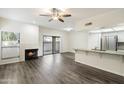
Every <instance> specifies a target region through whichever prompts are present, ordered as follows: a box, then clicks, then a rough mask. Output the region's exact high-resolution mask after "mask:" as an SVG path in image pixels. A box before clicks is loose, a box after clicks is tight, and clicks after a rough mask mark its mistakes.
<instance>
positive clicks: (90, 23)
mask: <svg viewBox="0 0 124 93" xmlns="http://www.w3.org/2000/svg"><path fill="white" fill-rule="evenodd" d="M92 24H93V23H92V22H88V23H86V24H85V26H90V25H92Z"/></svg>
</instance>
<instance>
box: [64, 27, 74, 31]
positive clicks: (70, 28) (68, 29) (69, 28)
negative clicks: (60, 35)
mask: <svg viewBox="0 0 124 93" xmlns="http://www.w3.org/2000/svg"><path fill="white" fill-rule="evenodd" d="M64 30H66V31H72V30H73V28H72V27H67V28H64Z"/></svg>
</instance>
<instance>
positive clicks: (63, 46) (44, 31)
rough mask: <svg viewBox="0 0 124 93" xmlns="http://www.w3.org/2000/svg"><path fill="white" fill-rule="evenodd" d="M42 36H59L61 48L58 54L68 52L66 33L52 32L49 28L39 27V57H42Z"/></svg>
mask: <svg viewBox="0 0 124 93" xmlns="http://www.w3.org/2000/svg"><path fill="white" fill-rule="evenodd" d="M43 35H50V36H60V37H61V47H60V52H68V50H69V48H68V39H69V38H68V32H65V31H59V30H54V29H51V28H45V27H42V26H40V43H39V44H40V49H39V55H40V56H42V55H43Z"/></svg>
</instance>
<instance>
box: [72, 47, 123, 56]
mask: <svg viewBox="0 0 124 93" xmlns="http://www.w3.org/2000/svg"><path fill="white" fill-rule="evenodd" d="M74 50H75V52H76V51H84V52H95V53H103V54H111V55H120V56H124V51H110V50H107V51H100V50H90V49H74Z"/></svg>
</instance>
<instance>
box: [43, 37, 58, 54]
mask: <svg viewBox="0 0 124 93" xmlns="http://www.w3.org/2000/svg"><path fill="white" fill-rule="evenodd" d="M59 52H60V37H58V36H43V55H47V54H55V53H59Z"/></svg>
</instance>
